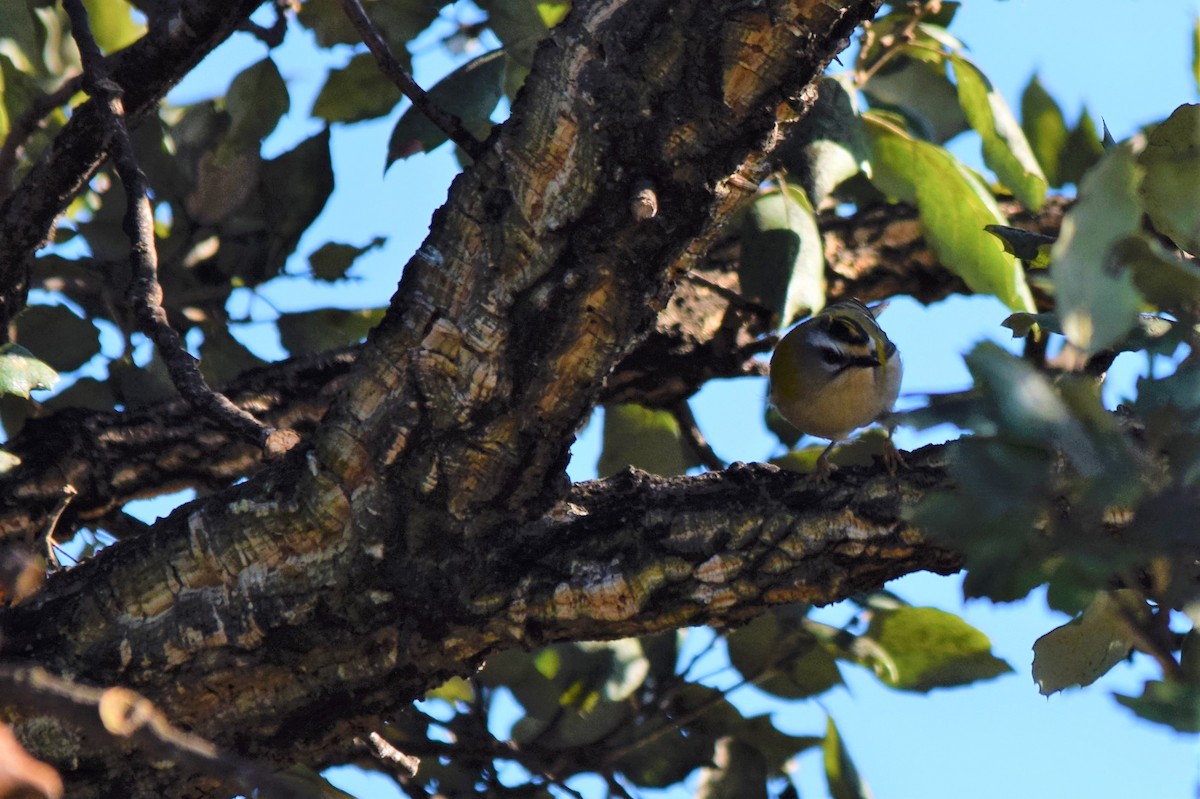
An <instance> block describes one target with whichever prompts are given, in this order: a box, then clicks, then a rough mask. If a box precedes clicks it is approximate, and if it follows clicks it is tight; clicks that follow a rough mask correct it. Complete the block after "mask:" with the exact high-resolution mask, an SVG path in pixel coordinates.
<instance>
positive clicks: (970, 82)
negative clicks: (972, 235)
mask: <svg viewBox="0 0 1200 799" xmlns="http://www.w3.org/2000/svg"><path fill="white" fill-rule="evenodd" d="M950 60H951V62H952V63H953V64H954V76H955V78H956V79H957V82H958V102H959V105H961V106H962V109H963V113H964V114H966V116H967V121H968V122H970V124H971V127H972V128H974V129H975V131H976V132H977V133H979V136H980V138H982V139H983V162H984V163H985V164H987V165H988V167H989V168H990V169H991V170H992V171H993V172H995V173H996V177H997V178H999V179H1000V182H1001V183H1003V184H1004V185H1005V186H1007V187H1008V188H1009V189H1011V190H1012V192H1013V194H1014V195H1015V196H1016V198H1017V199H1018V200H1020V201H1021V204H1022V205H1024V206H1025V207H1026V208H1028V209H1030V210H1037V209H1038V208H1040V207H1041V205H1042V201H1043V200H1045V199H1046V186H1047V184H1046V176H1045V175H1043V174H1042V168H1041V166H1040V165H1039V164H1038V161H1037V158H1035V157H1034V154H1033V150H1032V149H1030V147H1029V142H1028V141H1027V140H1026V139H1025V133H1024V131H1022V130H1021V126H1020V125H1019V124H1017V119H1016V117H1014V116H1013V114H1012V111H1010V110H1009V108H1008V104H1007V103H1005V102H1004V98H1003V97H1001V96H1000V93H999V92H997V91H996V90H995V88H994V87H993V86H992V84H991V81H989V80H988V79H987V77H986V76H985V75H984V74H983V73H982V72H980V71H979V68H978V67H976V66H975V65H974V64H972V63H971V62H970V61H968V60H967V59H966V58H964V57H963V56H960V55H953V56H951V57H950Z"/></svg>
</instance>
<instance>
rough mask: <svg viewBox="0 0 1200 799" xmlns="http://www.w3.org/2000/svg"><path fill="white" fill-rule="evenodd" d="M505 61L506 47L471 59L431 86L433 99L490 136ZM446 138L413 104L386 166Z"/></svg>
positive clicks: (391, 143) (401, 122) (403, 118)
mask: <svg viewBox="0 0 1200 799" xmlns="http://www.w3.org/2000/svg"><path fill="white" fill-rule="evenodd" d="M504 62H505V55H504V51H503V50H493V51H491V52H490V53H484V54H483V55H481V56H479V57H478V58H475V59H473V60H471V61H468V62H467V63H465V64H463V65H462V66H461V67H459V68H458V69H456V70H454V71H453V72H451V73H450V74H449V75H447V76H446V77H445V78H443V79H442V80H441V81H439V82H438V83H437V84H436V85H435V86H434V87H433V88H432V89H430V90H429V100H430V102H432V103H433V104H434V105H436V106H437V107H438V108H440V109H442V110H443V111H445V112H446V113H448V114H453V115H454V116H456V117H458V119H459V120H460V121H461V122H462V124H463V127H465V128H466V129H467V130H468V131H469V132H471V133H472V134H473V135H475V136H476V137H477V138H479V139H481V140H482V139H485V138H487V135H488V132H489V131H490V130H491V127H492V122H491V120H490V119H489V117H490V116H491V113H492V111H494V110H495V108H496V103H498V102H499V101H500V96H501V94H502V91H503V86H504ZM447 138H448V137H447V136H446V134H445V133H444V132H443V131H442V129H441V128H439V127H437V126H436V125H434V124H433V123H432V122H430V121H429V119H428V117H426V116H425V115H424V114H423V113H421V112H420V111H419V110H418V109H417V108H415V107H411V106H410V107H409V109H408V110H407V111H405V112H404V114H402V115H401V117H400V119H399V120H397V122H396V127H394V128H393V129H392V136H391V139H390V140H389V141H388V154H387V163H386V164H385V165H384V170H385V171H386V169H387V168H388V167H390V166H391V165H392V164H393V163H395V162H396V161H398V160H400V159H402V158H408V157H409V156H410V155H416V154H417V153H421V152H429V151H430V150H432V149H434V148H435V147H439V146H441V145H442V144H444V143H445V142H446V140H447Z"/></svg>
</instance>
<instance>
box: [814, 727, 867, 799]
mask: <svg viewBox="0 0 1200 799" xmlns="http://www.w3.org/2000/svg"><path fill="white" fill-rule="evenodd" d="M822 749H823V751H824V761H825V779H826V781H827V782H828V784H829V794H830V796H831V797H832V798H833V799H871V789H870V788H868V787H867V783H866V782H865V781H864V780H863V778H862V777H861V776H860V775H859V773H858V768H857V767H856V766H855V765H854V761H853V760H852V759H851V757H850V752H849V750H847V749H846V744H845V742H844V741H843V740H842V734H841V733H840V732H839V731H838V728H837V725H836V724H834V723H833V717H832V716H831V717H829V720H828V721H827V722H826V724H825V744H824V746H823V747H822Z"/></svg>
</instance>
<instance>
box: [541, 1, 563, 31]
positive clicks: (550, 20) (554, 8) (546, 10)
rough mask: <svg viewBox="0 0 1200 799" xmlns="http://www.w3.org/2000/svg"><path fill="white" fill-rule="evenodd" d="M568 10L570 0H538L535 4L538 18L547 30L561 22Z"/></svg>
mask: <svg viewBox="0 0 1200 799" xmlns="http://www.w3.org/2000/svg"><path fill="white" fill-rule="evenodd" d="M570 10H571V3H570V0H538V3H537V12H538V16H539V17H541V18H542V24H543V25H545V26H546V27H547V28H553V27H554V26H555V25H557V24H558V23H560V22H562V21H563V19H564V18H566V16H567V12H568V11H570Z"/></svg>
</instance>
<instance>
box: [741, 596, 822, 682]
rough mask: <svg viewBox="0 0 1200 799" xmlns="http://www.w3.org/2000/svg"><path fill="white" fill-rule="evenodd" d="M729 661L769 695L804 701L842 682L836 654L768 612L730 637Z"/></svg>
mask: <svg viewBox="0 0 1200 799" xmlns="http://www.w3.org/2000/svg"><path fill="white" fill-rule="evenodd" d="M728 647H729V660H730V662H731V663H732V664H733V666H734V668H736V669H737V670H738V671H739V672H741V674H742V676H743V677H745V678H746V679H749V680H754V681H755V684H756V685H757V686H758V687H759V688H760V689H762V690H763V691H766V692H767V693H769V694H774V695H775V696H780V697H783V698H785V699H803V698H806V697H809V696H815V695H816V694H820V693H824V692H825V691H827V690H828V689H830V688H832V687H833V686H835V685H840V684H841V683H842V674H841V672H840V671H838V667H837V660H836V658H835V657H834V655H833V654H832V653H831V652H830V651H829V650H828V649H826V648H825V647H824V646H822V645H821V643H820V642H818V641H817V639H816V638H815V637H814V636H813V635H812V633H810V632H809V631H807V630H806V629H804V628H803V627H802V626H801V625H800V624H799V623H798V622H797V621H794V620H791V619H787V620H784V619H781V618H779V616H778V615H777V614H775V613H772V612H768V613H765V614H763V615H762V616H759V617H758V618H757V619H755V620H754V621H752V622H750V623H749V624H747V625H746V626H744V627H741V628H739V629H737V630H735V631H734V632H732V633H730V634H729V638H728Z"/></svg>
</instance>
